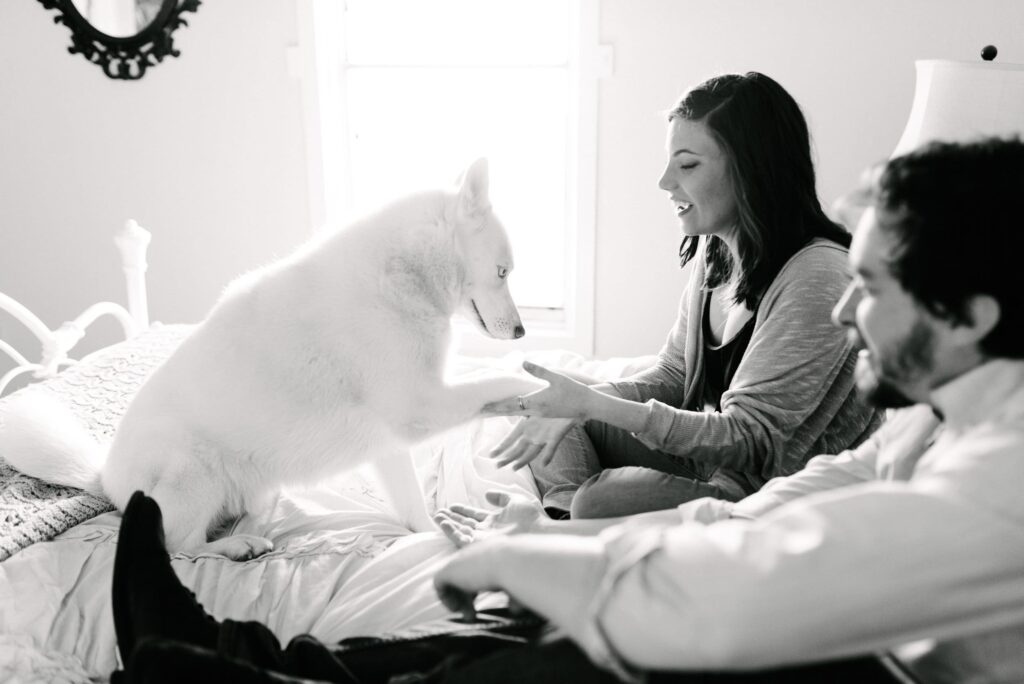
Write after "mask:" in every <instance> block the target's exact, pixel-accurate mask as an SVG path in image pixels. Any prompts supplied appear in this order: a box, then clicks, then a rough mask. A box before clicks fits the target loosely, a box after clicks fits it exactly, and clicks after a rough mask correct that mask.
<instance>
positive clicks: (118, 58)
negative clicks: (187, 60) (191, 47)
mask: <svg viewBox="0 0 1024 684" xmlns="http://www.w3.org/2000/svg"><path fill="white" fill-rule="evenodd" d="M39 2H40V3H42V5H43V7H45V8H46V9H48V10H49V9H52V10H56V11H57V16H55V17H54V18H53V22H54V23H55V24H64V25H65V26H67V27H68V28H69V29H70V30H71V46H70V47H69V48H68V52H69V53H71V54H75V53H78V54H80V55H82V56H83V57H85V58H86V59H87V60H89V61H90V62H92V63H93V64H97V65H99V67H100V68H101V69H103V73H105V74H106V75H107V76H109V77H110V78H116V79H124V80H128V81H134V80H136V79H140V78H142V77H143V76H144V75H145V73H146V69H147V68H148V67H151V66H155V65H157V64H159V63H160V62H161V61H163V59H164V57H167V56H168V55H170V56H171V57H177V56H178V55H180V54H181V53H180V52H179V51H178V50H175V49H174V38H173V36H172V34H173V33H174V31H175V29H177V28H179V27H181V26H188V22H187V21H185V19H183V18H182V16H181V15H182V14H183V13H185V12H195V11H196V9H197V8H198V7H199V5H200V3H201V0H162V3H161V5H160V11H159V12H158V13H157V15H156V17H155V18H154V19H153V21H152V22H150V24H149V26H147V27H146V28H144V29H142V31H140V32H139V33H136V34H135V35H133V36H123V37H121V36H110V35H107V34H106V33H103V32H102V31H100V30H99V29H97V28H96V27H95V26H93V25H92V24H90V23H89V22H88V21H87V20H86V19H85V17H83V16H82V15H81V13H80V12H79V11H78V9H77V8H76V7H75V3H74V0H39Z"/></svg>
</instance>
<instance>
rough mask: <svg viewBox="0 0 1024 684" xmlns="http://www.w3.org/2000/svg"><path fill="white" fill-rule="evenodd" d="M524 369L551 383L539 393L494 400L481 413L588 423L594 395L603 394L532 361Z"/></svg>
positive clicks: (526, 362)
mask: <svg viewBox="0 0 1024 684" xmlns="http://www.w3.org/2000/svg"><path fill="white" fill-rule="evenodd" d="M523 369H524V370H526V372H527V373H529V374H530V375H533V376H535V377H537V378H540V379H541V380H544V381H545V382H547V383H548V386H547V387H545V388H543V389H539V390H537V391H536V392H530V393H529V394H524V395H521V396H518V397H510V398H508V399H501V400H499V401H492V402H490V403H489V404H486V405H484V407H483V409H482V411H481V412H482V413H483V414H484V415H491V416H540V417H542V418H570V419H573V420H585V419H586V418H588V417H589V416H588V415H587V412H588V410H589V407H590V402H591V401H593V397H594V395H598V394H600V393H599V392H597V391H596V390H593V389H591V388H590V387H588V386H587V385H585V384H584V383H582V382H579V381H577V380H574V379H572V378H570V377H569V376H568V375H563V374H562V373H556V372H555V371H552V370H548V369H547V368H544V367H543V366H538V365H537V364H535V363H532V362H530V361H524V362H523Z"/></svg>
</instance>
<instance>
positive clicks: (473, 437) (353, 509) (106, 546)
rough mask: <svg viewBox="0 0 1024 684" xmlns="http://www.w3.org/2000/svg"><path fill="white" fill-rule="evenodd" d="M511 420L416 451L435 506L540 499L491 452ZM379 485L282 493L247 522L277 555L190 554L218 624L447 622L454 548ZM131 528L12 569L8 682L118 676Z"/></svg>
mask: <svg viewBox="0 0 1024 684" xmlns="http://www.w3.org/2000/svg"><path fill="white" fill-rule="evenodd" d="M522 358H523V356H522V355H521V354H510V355H507V356H505V357H502V358H501V359H492V360H472V359H468V358H462V359H458V360H457V364H458V368H457V370H458V372H459V373H466V372H469V373H471V372H474V371H475V370H476V369H478V368H480V367H483V366H490V367H493V366H494V365H499V366H503V367H506V368H508V367H518V366H519V364H520V363H521V361H522ZM530 358H531V359H533V360H536V361H538V362H540V363H544V364H546V365H549V366H552V367H561V368H571V369H575V370H579V371H582V372H586V373H589V374H592V375H595V376H597V377H603V378H612V377H619V376H621V375H624V374H628V373H629V372H632V371H633V370H635V369H637V368H639V367H642V366H643V365H645V364H646V363H649V362H650V358H649V357H647V358H644V359H636V360H630V359H611V360H606V361H603V362H594V361H584V360H582V359H581V358H580V357H578V356H575V355H571V354H568V353H559V352H552V353H544V354H531V355H530ZM511 424H512V421H511V419H507V418H489V419H486V420H479V421H476V422H474V423H471V424H469V425H466V426H463V427H461V428H457V429H455V430H453V431H451V432H449V433H447V434H445V435H442V436H441V437H439V438H437V439H435V440H433V441H431V442H429V443H426V444H423V445H420V446H419V447H417V448H416V449H415V450H414V458H415V461H416V463H417V469H418V471H419V473H420V476H421V483H422V485H423V488H424V491H425V493H426V495H427V497H428V501H429V502H430V503H431V505H432V506H434V507H438V506H447V505H449V504H451V503H456V502H463V503H470V504H473V505H477V506H481V507H484V506H486V504H485V502H484V499H483V495H484V492H486V491H487V490H488V489H504V490H507V491H517V492H520V493H523V494H526V495H530V496H536V488H535V485H534V484H533V481H532V478H531V477H530V475H529V470H528V469H524V470H522V471H519V472H516V471H512V470H510V469H501V470H499V469H497V468H495V467H494V464H493V462H492V461H490V460H489V459H487V458H486V452H487V450H488V449H489V447H490V446H492V445H493V444H495V443H496V442H497V441H498V440H500V439H501V437H503V436H504V434H505V433H506V432H507V431H508V430H509V428H510V426H511ZM373 479H374V475H373V473H372V472H370V471H369V470H368V469H361V470H359V471H356V472H353V473H349V474H347V475H344V476H342V477H340V478H338V479H337V480H335V481H334V482H332V483H328V484H326V485H324V486H322V487H320V488H318V489H316V490H312V491H291V492H283V493H282V494H281V495H280V496H279V497H278V498H277V500H276V502H275V504H274V506H273V508H272V509H271V510H269V511H264V512H262V513H260V514H259V515H255V516H249V517H246V518H244V519H242V520H241V521H239V523H238V527H239V528H244V529H245V530H246V531H251V532H253V533H255V534H259V535H261V536H267V537H269V538H270V539H272V540H273V542H274V544H275V550H274V551H273V552H271V553H269V554H267V555H265V556H262V557H260V558H257V559H254V560H251V561H248V562H244V563H238V562H234V561H230V560H227V559H225V558H223V557H217V556H203V555H200V556H187V555H184V554H179V555H177V556H175V557H174V558H173V561H172V562H173V565H174V568H175V570H176V572H177V573H178V575H179V576H180V577H181V579H182V580H183V582H184V583H185V584H186V585H187V586H189V587H190V588H192V589H193V590H194V591H195V592H196V594H197V596H198V598H199V600H200V602H202V603H203V605H204V606H206V608H207V609H208V610H209V611H210V612H212V613H213V614H214V615H215V616H217V617H220V618H225V617H231V618H233V619H253V620H260V621H262V622H265V623H267V624H268V625H269V626H270V627H271V628H272V629H273V630H274V631H275V633H276V634H277V635H278V637H279V638H281V639H282V640H287V639H290V638H291V637H292V636H294V635H296V634H300V633H311V634H313V635H315V636H317V637H319V638H321V639H323V640H327V641H333V640H338V639H341V638H344V637H348V636H354V635H361V634H363V635H365V634H376V633H380V632H387V631H392V630H395V629H399V628H403V627H407V626H411V625H414V624H417V623H420V622H423V621H426V620H430V619H434V618H438V617H441V616H442V615H444V614H445V613H446V611H445V610H444V609H443V607H442V606H441V604H440V602H439V601H438V600H437V597H436V596H435V594H434V591H433V586H432V583H431V578H432V575H433V571H434V569H435V568H436V567H437V565H438V563H440V562H441V561H442V560H443V559H444V558H446V557H447V556H448V555H449V554H451V553H452V550H453V548H452V546H451V545H450V543H449V542H448V541H447V540H446V539H444V537H443V536H442V535H441V533H440V532H425V533H411V532H409V530H407V529H405V528H403V527H400V526H399V525H398V524H397V523H396V522H395V521H394V519H393V517H392V516H391V514H390V512H389V511H388V510H387V506H386V505H385V504H383V503H382V501H381V498H380V497H379V496H378V495H377V493H376V490H377V488H376V486H375V484H374V481H373ZM119 521H120V516H119V515H118V514H117V513H105V514H103V515H101V516H99V517H96V518H93V519H91V520H88V521H86V522H84V523H81V524H79V525H77V526H75V527H72V528H71V529H69V530H67V531H66V532H64V533H62V534H60V535H59V536H57V537H56V538H54V539H52V540H50V541H46V542H37V543H35V544H33V545H31V546H29V547H28V548H26V549H23V550H21V551H19V552H17V553H16V554H14V555H13V556H12V557H11V558H9V559H7V560H5V561H3V562H2V563H0V681H4V682H12V681H68V682H84V681H95V680H96V679H97V678H100V679H103V678H106V677H107V676H109V674H110V672H111V671H112V670H113V669H115V667H116V666H117V660H116V658H117V654H116V653H117V652H116V644H115V638H114V628H113V619H112V617H111V613H110V578H111V570H112V566H113V557H114V551H115V548H116V541H117V529H118V525H119ZM490 600H492V601H497V600H500V597H497V596H495V597H490ZM90 678H92V679H90Z"/></svg>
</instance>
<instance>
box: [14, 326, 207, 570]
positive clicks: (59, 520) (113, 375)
mask: <svg viewBox="0 0 1024 684" xmlns="http://www.w3.org/2000/svg"><path fill="white" fill-rule="evenodd" d="M191 329H192V326H187V325H168V326H156V327H153V328H151V329H150V330H147V331H146V332H144V333H142V334H140V335H138V336H136V337H134V338H132V339H131V340H128V341H126V342H122V343H120V344H116V345H113V346H110V347H106V348H104V349H101V350H99V351H97V352H95V353H93V354H90V355H89V356H86V357H85V358H83V359H82V360H81V361H79V362H78V363H77V364H75V365H73V366H71V367H69V368H67V369H66V370H64V371H62V372H61V373H60V374H59V375H57V376H56V377H54V378H51V379H49V380H45V381H43V382H39V383H36V384H34V385H30V386H29V387H26V388H24V389H21V390H19V391H18V392H48V393H51V394H53V395H54V396H56V397H57V398H58V399H59V400H60V401H61V403H62V404H64V405H65V406H66V407H67V408H68V410H69V411H70V412H71V414H72V415H74V416H75V418H77V419H78V420H80V421H81V422H82V424H83V425H85V426H86V427H87V428H88V429H89V431H90V432H91V433H92V435H93V436H94V437H95V438H96V440H97V442H99V443H109V442H110V440H111V439H113V436H114V431H115V430H116V429H117V424H118V422H120V419H121V416H122V415H124V411H125V409H126V408H127V406H128V403H129V402H130V401H131V398H132V397H133V396H134V395H135V392H137V391H138V389H139V387H141V386H142V383H143V382H144V381H145V380H146V378H148V377H149V375H150V374H151V373H152V372H153V371H154V370H155V369H156V368H157V366H159V365H160V364H161V363H162V362H163V361H164V359H166V358H167V357H168V356H169V355H170V354H171V352H172V351H174V349H176V348H177V346H178V344H179V343H180V342H181V340H183V339H184V338H185V336H186V335H188V333H189V332H190V331H191ZM15 394H17V393H15ZM10 396H14V395H10ZM5 400H6V398H5V399H0V404H2V403H3V402H4V401H5ZM0 449H2V445H0ZM113 508H114V507H113V506H112V505H111V503H110V502H109V501H107V500H106V499H105V498H102V497H98V496H94V495H92V494H89V493H87V492H84V491H82V490H80V489H75V488H72V487H61V486H58V485H51V484H48V483H46V482H42V481H41V480H37V479H35V478H33V477H29V476H27V475H23V474H22V473H20V472H18V471H17V470H15V469H14V468H12V467H11V466H9V465H8V464H7V463H6V462H5V461H4V460H3V453H2V451H0V561H2V560H4V559H6V558H8V557H10V556H11V555H12V554H14V553H16V552H18V551H19V550H21V549H23V548H25V547H27V546H29V545H30V544H33V543H35V542H37V541H44V540H47V539H52V538H53V537H55V536H56V535H58V534H60V533H61V532H64V531H65V530H67V529H68V528H70V527H73V526H74V525H77V524H79V523H81V522H84V521H85V520H88V519H90V518H93V517H95V516H97V515H99V514H101V513H105V512H106V511H110V510H113Z"/></svg>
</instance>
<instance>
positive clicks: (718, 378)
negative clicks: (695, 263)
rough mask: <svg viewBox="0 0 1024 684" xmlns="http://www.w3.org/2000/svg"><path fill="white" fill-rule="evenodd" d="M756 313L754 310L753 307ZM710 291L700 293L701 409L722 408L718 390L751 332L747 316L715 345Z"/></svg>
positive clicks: (751, 323) (725, 382)
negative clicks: (730, 337)
mask: <svg viewBox="0 0 1024 684" xmlns="http://www.w3.org/2000/svg"><path fill="white" fill-rule="evenodd" d="M754 313H755V314H756V313H757V311H756V310H755V311H754ZM710 314H711V293H710V292H707V293H705V295H704V392H703V399H704V406H703V409H704V410H705V411H721V410H722V393H723V392H725V390H726V389H728V388H729V384H730V383H731V382H732V376H733V375H734V374H735V373H736V367H737V366H739V365H740V360H741V359H742V358H743V354H744V353H745V352H746V351H747V344H749V343H750V335H751V333H753V332H754V316H751V317H750V320H748V321H747V322H746V323H744V324H743V327H742V328H740V331H739V332H737V333H736V334H735V335H733V338H732V339H731V340H729V341H728V342H725V343H724V344H720V345H718V346H715V345H713V344H712V343H711V341H710V340H711V338H712V334H711V316H710Z"/></svg>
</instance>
